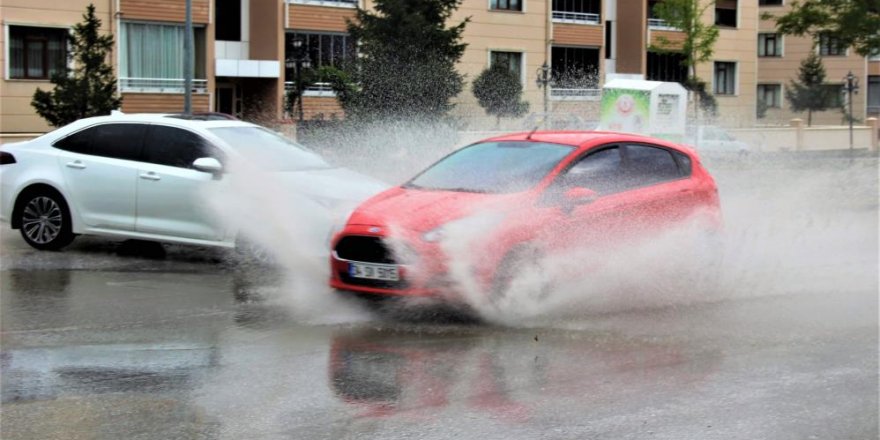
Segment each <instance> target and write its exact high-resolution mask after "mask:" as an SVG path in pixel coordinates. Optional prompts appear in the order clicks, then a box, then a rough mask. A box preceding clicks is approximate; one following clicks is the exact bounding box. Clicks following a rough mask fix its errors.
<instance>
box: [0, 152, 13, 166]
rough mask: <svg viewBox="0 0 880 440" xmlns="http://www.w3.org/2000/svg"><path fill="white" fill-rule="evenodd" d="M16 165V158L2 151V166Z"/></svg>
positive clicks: (0, 156) (0, 159)
mask: <svg viewBox="0 0 880 440" xmlns="http://www.w3.org/2000/svg"><path fill="white" fill-rule="evenodd" d="M11 163H15V156H13V155H12V154H11V153H7V152H5V151H0V165H9V164H11Z"/></svg>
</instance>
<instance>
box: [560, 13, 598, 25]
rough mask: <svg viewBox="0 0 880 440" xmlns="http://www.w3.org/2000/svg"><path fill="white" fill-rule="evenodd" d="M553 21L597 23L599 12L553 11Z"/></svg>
mask: <svg viewBox="0 0 880 440" xmlns="http://www.w3.org/2000/svg"><path fill="white" fill-rule="evenodd" d="M553 21H554V22H556V23H579V24H599V14H591V13H587V12H565V11H553Z"/></svg>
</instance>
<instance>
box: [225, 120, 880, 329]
mask: <svg viewBox="0 0 880 440" xmlns="http://www.w3.org/2000/svg"><path fill="white" fill-rule="evenodd" d="M450 133H452V131H451V129H449V128H448V127H445V126H441V127H437V126H428V125H426V124H415V125H409V124H403V123H396V124H384V125H383V124H376V125H371V126H369V127H361V129H360V130H352V131H348V132H344V133H341V134H336V135H330V136H327V137H325V138H322V139H318V140H317V141H316V143H315V144H314V145H310V146H315V149H316V150H317V151H319V152H321V153H322V154H323V155H324V156H325V157H327V158H329V159H330V160H331V161H332V162H335V163H339V164H342V165H344V166H347V167H349V168H352V169H355V170H357V171H361V172H364V173H365V174H368V175H371V176H374V177H377V178H380V179H382V180H384V181H386V182H389V183H390V184H395V185H396V184H400V183H402V182H403V181H405V180H406V179H408V178H409V177H411V176H413V175H415V174H417V173H418V172H420V171H421V170H423V169H424V168H425V167H426V166H428V165H430V164H431V163H433V162H434V161H435V160H436V159H439V158H440V157H442V156H443V155H445V154H446V153H448V152H449V151H451V150H452V149H453V148H454V147H455V146H461V145H463V144H464V142H463V139H461V138H458V137H456V136H455V135H454V134H450ZM234 168H235V169H234V173H236V174H238V176H236V178H235V179H230V180H231V181H232V183H231V184H230V185H229V186H228V187H227V188H226V189H225V190H224V191H223V193H222V194H212V195H209V197H208V199H209V200H210V201H211V205H212V206H213V208H214V209H215V210H216V211H217V212H218V214H219V217H220V218H221V219H223V220H224V222H225V223H226V224H227V225H228V226H229V227H234V228H241V230H242V232H243V235H244V236H247V237H250V238H251V239H252V240H254V241H256V242H257V243H258V244H260V245H261V246H262V247H264V248H266V249H268V250H269V252H270V253H271V254H272V255H273V256H274V258H275V259H276V262H277V264H278V265H279V266H281V268H282V269H283V272H284V275H285V279H286V280H287V281H286V283H285V285H284V286H283V287H282V288H281V289H279V291H278V294H276V295H272V298H271V299H272V300H274V301H277V302H278V303H279V304H283V305H285V306H287V307H290V308H291V309H292V310H293V314H294V316H295V317H296V318H297V319H300V320H305V321H308V322H315V323H331V322H347V321H357V320H363V319H371V315H369V314H367V313H365V312H364V309H363V308H362V307H359V304H358V302H356V301H348V300H346V298H343V297H341V296H340V295H336V294H334V292H333V291H332V290H331V289H330V288H329V287H327V279H328V276H329V266H328V263H327V258H326V256H327V254H328V252H329V234H330V232H331V230H333V229H334V227H341V225H342V224H343V222H344V221H345V219H346V217H347V215H348V212H349V211H348V210H347V209H350V208H353V207H354V206H355V205H356V204H351V205H348V206H347V207H346V209H340V207H338V206H329V207H328V206H327V205H326V204H322V203H321V202H320V201H315V200H314V199H313V198H311V197H310V196H309V194H310V191H309V188H303V187H290V186H289V185H285V182H281V181H279V178H278V177H277V176H275V175H273V174H272V173H266V172H264V171H262V170H259V169H255V168H249V167H248V166H247V165H246V164H242V165H239V164H236V165H235V166H234ZM708 168H709V171H710V172H711V173H712V174H713V175H714V177H715V178H716V181H717V182H718V187H719V192H720V197H721V203H722V211H723V215H724V231H723V233H722V234H721V236H720V237H718V240H717V241H714V242H711V243H709V244H708V245H701V244H702V243H703V242H702V241H700V239H701V238H704V237H702V236H701V234H699V232H701V229H700V227H699V226H698V225H697V224H696V223H690V222H684V223H682V224H680V225H678V226H676V227H675V228H670V229H667V230H656V231H654V230H652V231H651V232H650V235H649V236H648V237H647V238H646V239H642V240H639V241H636V242H633V243H631V244H627V245H623V246H618V247H614V248H603V249H601V250H600V249H596V248H593V247H591V246H589V245H587V244H584V245H581V246H577V245H575V246H571V247H568V248H567V249H565V250H564V251H561V252H555V253H553V254H550V255H543V256H540V257H539V259H538V260H532V261H529V262H528V264H526V265H523V268H522V270H520V271H518V272H517V273H516V274H514V275H513V277H512V279H511V280H510V282H509V284H508V288H507V289H505V291H504V292H503V294H500V295H498V294H495V295H493V292H492V291H491V290H492V289H491V286H489V285H487V284H486V283H485V282H484V281H483V280H481V279H480V278H479V277H478V276H477V275H476V273H475V271H474V268H475V267H477V266H478V263H479V262H480V260H481V258H483V257H484V254H482V253H481V251H480V249H479V246H478V244H479V243H480V240H481V239H482V238H483V237H486V236H487V235H489V232H491V231H492V230H493V228H495V227H496V226H497V224H498V221H499V220H498V219H499V218H501V217H503V216H505V215H515V214H511V212H515V209H504V207H497V206H495V207H493V208H492V209H488V210H483V211H477V212H476V213H475V214H473V215H471V216H469V217H466V218H463V219H459V220H456V221H453V222H451V223H450V224H447V225H446V227H445V228H444V234H443V237H442V238H441V239H440V243H439V245H440V246H441V248H442V249H443V251H444V253H445V254H446V255H447V257H448V261H447V262H446V263H447V266H448V269H449V278H450V281H451V283H450V286H449V290H448V292H447V295H448V297H449V298H455V299H459V300H463V301H464V302H465V303H466V304H467V305H468V306H469V307H470V308H471V309H473V310H475V311H476V312H477V313H478V314H479V315H480V316H481V317H483V318H484V319H486V320H488V321H490V322H495V323H499V324H502V325H510V326H554V325H568V323H571V322H576V321H578V320H579V319H583V318H584V317H589V316H590V315H593V314H603V313H615V312H620V311H627V310H637V309H643V308H655V307H678V306H684V305H688V304H693V303H702V302H715V301H725V300H729V299H732V298H741V297H763V296H770V295H790V294H797V293H802V292H813V293H815V292H821V291H824V292H840V291H863V290H865V291H872V289H873V290H874V291H875V290H876V286H877V271H876V267H877V235H878V232H877V194H878V192H877V159H876V157H858V158H856V159H851V158H849V157H848V156H843V155H833V154H829V155H828V156H821V157H812V156H811V157H807V156H799V155H798V154H797V153H788V154H782V153H780V154H768V155H766V156H759V157H745V158H743V157H738V158H728V159H725V160H722V161H712V162H710V164H709V166H708ZM230 175H232V173H230ZM352 183H353V182H352V181H351V179H345V181H339V182H338V184H330V186H331V190H332V191H337V192H339V193H344V192H345V191H346V188H349V187H350V185H351V184H352ZM321 184H322V185H328V184H327V182H322V183H321ZM387 226H388V227H389V229H390V230H391V231H393V230H394V228H395V225H393V224H392V225H387ZM566 232H567V231H551V233H557V234H565V233H566ZM389 243H390V246H391V247H392V248H394V249H396V250H398V251H399V250H401V249H403V248H404V246H399V245H395V242H394V240H390V241H389ZM415 270H416V271H417V270H418V268H417V267H416V268H415ZM404 313H406V311H405V310H404Z"/></svg>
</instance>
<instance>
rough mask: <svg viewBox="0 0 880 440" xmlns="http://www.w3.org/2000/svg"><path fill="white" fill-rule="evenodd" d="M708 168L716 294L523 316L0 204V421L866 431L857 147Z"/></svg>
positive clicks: (866, 290) (871, 287)
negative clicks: (712, 187) (34, 221)
mask: <svg viewBox="0 0 880 440" xmlns="http://www.w3.org/2000/svg"><path fill="white" fill-rule="evenodd" d="M718 170H719V171H718V173H717V177H718V181H719V186H720V188H721V193H722V198H723V200H724V201H725V204H726V206H725V208H726V213H727V214H728V217H727V227H728V230H729V233H730V235H731V237H732V238H731V242H732V243H733V244H732V245H729V246H730V249H728V254H727V260H726V261H727V262H728V272H727V273H726V274H725V277H724V279H723V282H722V284H721V285H722V287H721V289H722V290H723V293H719V292H691V295H688V296H687V300H684V301H679V302H662V301H660V302H653V303H651V304H650V305H646V304H643V303H640V302H629V301H632V298H639V296H638V295H633V296H628V297H626V298H629V299H622V300H620V301H619V302H618V303H617V304H616V305H615V307H613V308H606V309H603V310H590V309H587V310H582V309H577V310H576V311H574V312H572V311H571V310H569V313H566V314H564V315H563V314H559V315H554V314H550V315H549V316H542V317H539V318H536V319H530V320H523V322H521V323H518V322H516V321H513V322H511V320H507V321H505V322H504V324H499V323H493V322H481V321H468V320H461V319H456V318H457V317H455V316H445V315H444V314H443V313H440V314H439V316H432V318H431V319H411V318H412V317H410V316H407V315H406V314H405V312H402V314H401V313H398V314H391V315H388V314H377V313H374V312H372V311H370V309H369V308H367V307H363V306H362V305H361V304H360V303H358V302H355V301H350V298H341V297H339V295H337V294H336V293H334V292H330V291H327V290H324V289H320V288H317V287H314V286H312V285H310V284H308V283H297V282H295V280H296V279H297V278H296V275H297V274H296V273H295V270H288V271H281V272H277V271H271V270H258V271H253V270H243V269H239V268H237V266H235V265H234V264H232V263H231V262H230V261H229V258H228V257H229V256H228V255H227V254H225V253H224V252H222V251H217V250H211V249H205V248H188V247H182V246H167V245H166V246H164V247H163V248H162V249H160V250H158V251H157V248H156V247H154V246H149V245H138V244H136V243H135V244H132V243H126V244H119V243H114V242H109V241H106V240H103V239H100V238H89V237H80V238H78V239H77V240H76V241H75V242H74V244H73V245H71V246H70V247H69V248H68V249H65V250H64V251H62V252H39V251H35V250H32V249H30V248H28V247H27V246H26V245H25V244H24V242H23V241H22V240H21V238H20V237H19V236H18V235H17V234H16V233H15V232H13V231H10V230H9V229H8V228H7V226H8V225H0V226H2V231H0V368H2V371H0V374H2V375H0V404H2V411H0V437H2V438H3V439H9V440H16V439H123V438H124V439H245V438H246V439H291V438H294V439H373V438H383V439H404V438H407V439H409V438H418V439H450V438H462V439H473V438H480V439H584V438H591V439H593V438H596V439H606V438H607V439H676V440H679V439H689V438H692V439H735V438H742V439H792V440H795V439H797V440H802V439H866V440H867V439H876V438H878V409H880V406H878V375H880V368H878V274H877V269H878V266H877V264H878V230H877V226H878V223H877V200H876V197H877V182H876V179H877V161H876V158H867V159H864V158H863V159H860V160H859V161H856V162H854V163H848V164H847V163H843V162H841V163H837V162H834V164H833V165H830V166H820V167H815V166H803V165H802V164H798V165H797V166H788V165H786V164H777V165H773V166H769V165H766V164H765V165H763V166H750V167H740V166H728V167H719V169H718ZM806 182H813V184H807V183H806ZM816 182H818V183H816ZM290 272H294V273H290ZM292 280H294V281H292ZM571 293H572V296H574V297H576V296H577V294H578V292H571Z"/></svg>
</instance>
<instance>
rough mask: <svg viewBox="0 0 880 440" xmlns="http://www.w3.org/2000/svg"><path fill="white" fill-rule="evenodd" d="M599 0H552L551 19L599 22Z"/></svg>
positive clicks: (600, 9) (600, 8)
mask: <svg viewBox="0 0 880 440" xmlns="http://www.w3.org/2000/svg"><path fill="white" fill-rule="evenodd" d="M601 11H602V3H601V1H600V0H553V20H556V21H561V22H574V23H593V24H599V15H600V14H601Z"/></svg>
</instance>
